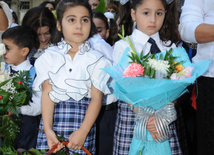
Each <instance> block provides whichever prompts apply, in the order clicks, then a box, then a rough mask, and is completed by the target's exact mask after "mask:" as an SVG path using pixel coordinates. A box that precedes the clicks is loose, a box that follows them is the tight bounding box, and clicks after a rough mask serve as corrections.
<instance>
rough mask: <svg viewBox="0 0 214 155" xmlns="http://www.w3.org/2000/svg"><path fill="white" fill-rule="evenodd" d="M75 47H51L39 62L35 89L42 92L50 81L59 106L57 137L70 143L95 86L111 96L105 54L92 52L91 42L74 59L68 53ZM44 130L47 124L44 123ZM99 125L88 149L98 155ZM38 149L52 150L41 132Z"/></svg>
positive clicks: (55, 117) (55, 123)
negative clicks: (97, 135)
mask: <svg viewBox="0 0 214 155" xmlns="http://www.w3.org/2000/svg"><path fill="white" fill-rule="evenodd" d="M71 48H72V47H71V46H70V45H69V44H67V43H66V42H65V41H64V40H63V39H62V41H61V42H59V43H58V44H57V46H53V47H50V48H48V49H47V50H46V51H45V53H44V54H43V55H41V56H40V57H39V58H38V59H37V61H36V62H35V68H36V72H37V77H36V79H35V83H36V84H37V85H36V88H35V90H42V83H43V82H44V81H46V80H48V79H49V84H51V85H52V89H53V91H52V92H50V93H49V97H50V99H51V100H52V101H53V102H54V103H55V109H54V115H53V131H54V132H55V133H56V135H58V136H60V135H63V137H64V138H65V140H68V137H69V136H70V134H71V133H72V132H74V131H76V130H77V129H79V127H80V125H81V124H82V122H83V119H84V117H85V113H86V110H87V108H88V105H89V103H90V101H91V85H92V84H93V86H94V87H95V88H97V89H99V90H100V91H102V92H103V94H104V95H106V94H110V93H111V92H110V90H109V88H108V87H107V82H108V79H109V75H108V74H107V73H105V72H104V71H103V70H101V69H100V68H105V67H109V66H111V63H110V61H108V60H107V59H105V58H104V56H103V55H102V54H100V53H99V52H97V51H95V50H93V49H91V47H90V43H89V42H88V41H86V42H84V43H83V44H82V45H80V46H79V51H78V52H77V53H76V54H75V56H74V58H73V59H71V57H70V55H69V54H67V52H68V51H69V50H70V49H71ZM39 128H40V129H43V121H42V120H41V122H40V126H39ZM95 134H96V124H94V125H93V126H92V128H91V130H90V131H89V133H88V135H87V137H86V140H85V143H84V145H83V146H84V147H85V148H87V149H88V150H89V151H90V152H91V153H92V154H95V151H96V148H95ZM37 149H39V150H44V149H48V145H47V140H46V135H45V134H44V133H43V132H39V135H38V140H37ZM75 152H77V153H79V154H80V155H84V154H85V152H83V151H82V150H71V149H69V153H70V154H73V153H75Z"/></svg>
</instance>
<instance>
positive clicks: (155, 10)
mask: <svg viewBox="0 0 214 155" xmlns="http://www.w3.org/2000/svg"><path fill="white" fill-rule="evenodd" d="M128 3H129V2H127V3H126V4H125V5H127V4H128ZM176 6H177V3H176V1H172V0H171V1H168V0H135V1H133V3H132V9H131V17H132V20H133V21H135V22H136V28H135V29H134V30H133V32H132V34H131V35H130V36H129V37H130V39H131V40H132V42H133V44H134V48H135V49H136V52H137V53H138V54H139V53H140V52H141V51H143V55H146V54H148V53H150V51H151V52H153V51H152V50H153V48H152V45H156V47H157V48H156V49H155V50H156V51H159V52H161V51H166V50H169V49H170V48H176V45H175V43H176V42H177V41H178V29H177V22H176V19H177V14H176V13H177V8H176ZM129 7H130V6H129ZM128 11H129V10H127V12H128ZM125 28H126V27H125ZM126 29H128V27H127V28H126ZM129 29H132V26H130V27H129ZM125 34H127V33H126V32H125ZM151 40H152V41H153V42H151ZM127 47H129V44H128V43H127V42H125V41H123V40H120V41H118V42H116V43H115V47H114V51H113V59H114V63H115V64H117V63H118V62H119V60H120V57H121V56H122V54H123V52H124V50H125V49H126V48H127ZM156 51H155V52H156ZM133 110H134V112H136V111H135V108H133ZM134 112H133V111H132V110H131V109H130V107H129V106H128V104H127V103H124V102H121V101H119V103H118V114H117V120H116V127H115V136H114V152H113V154H114V155H118V154H123V155H128V154H129V153H130V152H129V149H130V144H131V140H132V137H133V133H134V127H133V126H134V121H135V113H134ZM146 128H147V130H148V131H149V132H150V134H151V135H152V137H153V139H154V140H156V139H158V138H159V134H158V132H157V130H156V126H155V123H154V119H153V116H151V117H150V118H149V119H148V123H147V126H146ZM170 132H171V135H172V137H171V138H170V139H169V145H170V147H171V152H172V154H176V155H180V154H182V153H183V152H182V150H181V147H180V143H179V141H178V137H177V130H176V127H175V124H174V123H171V124H170ZM150 151H151V152H152V151H154V150H150ZM151 154H152V153H151ZM159 154H160V153H159Z"/></svg>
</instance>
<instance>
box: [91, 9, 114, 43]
mask: <svg viewBox="0 0 214 155" xmlns="http://www.w3.org/2000/svg"><path fill="white" fill-rule="evenodd" d="M93 22H94V24H95V26H96V28H97V32H98V33H99V34H100V36H101V37H102V38H103V39H104V40H105V41H106V42H107V43H109V44H110V45H111V46H113V45H114V43H115V42H116V41H117V39H118V36H117V24H116V22H115V20H114V19H110V18H106V16H105V15H104V14H103V13H102V12H94V13H93Z"/></svg>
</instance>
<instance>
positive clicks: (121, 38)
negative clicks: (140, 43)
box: [118, 34, 127, 42]
mask: <svg viewBox="0 0 214 155" xmlns="http://www.w3.org/2000/svg"><path fill="white" fill-rule="evenodd" d="M118 36H119V37H120V38H121V39H123V41H125V42H127V40H126V39H125V38H124V37H123V36H122V35H121V34H118Z"/></svg>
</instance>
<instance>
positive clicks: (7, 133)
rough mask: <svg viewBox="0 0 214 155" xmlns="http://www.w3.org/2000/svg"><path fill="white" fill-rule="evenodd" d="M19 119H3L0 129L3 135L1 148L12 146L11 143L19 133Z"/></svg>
mask: <svg viewBox="0 0 214 155" xmlns="http://www.w3.org/2000/svg"><path fill="white" fill-rule="evenodd" d="M19 122H20V119H18V118H17V119H13V118H12V117H3V122H2V127H0V131H1V133H3V135H4V136H3V146H6V147H10V146H13V142H14V140H15V138H16V137H17V135H18V133H19V129H20V128H19V125H18V123H19Z"/></svg>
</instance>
